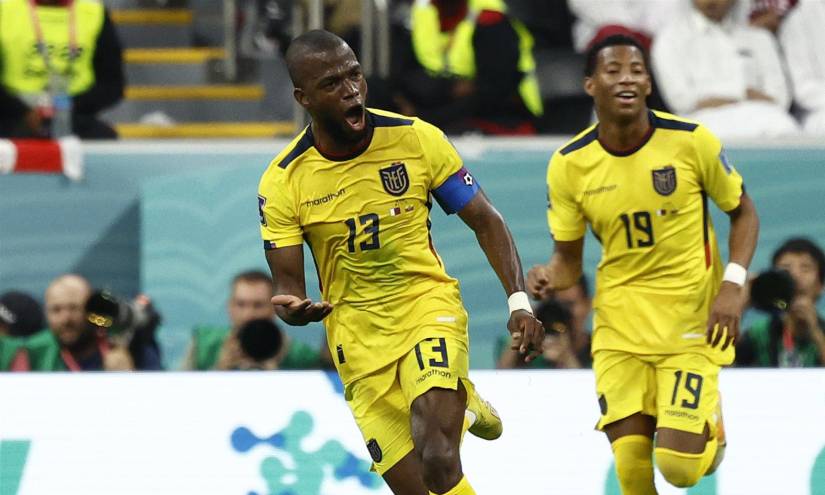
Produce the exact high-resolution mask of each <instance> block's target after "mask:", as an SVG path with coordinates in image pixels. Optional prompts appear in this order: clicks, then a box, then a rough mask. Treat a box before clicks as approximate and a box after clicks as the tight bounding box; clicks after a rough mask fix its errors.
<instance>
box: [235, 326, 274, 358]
mask: <svg viewBox="0 0 825 495" xmlns="http://www.w3.org/2000/svg"><path fill="white" fill-rule="evenodd" d="M283 341H284V339H283V335H282V334H281V329H280V328H278V325H276V324H275V322H274V321H272V320H270V319H260V320H252V321H249V322H247V323H245V324H244V325H243V326H241V327H240V328H239V329H238V343H239V344H240V347H241V350H242V351H243V352H244V354H246V355H247V356H248V357H249V358H250V359H252V360H253V361H255V362H256V363H261V362H263V361H268V360H269V359H272V358H273V357H275V356H277V355H278V353H279V352H280V351H281V347H282V346H283V343H284V342H283Z"/></svg>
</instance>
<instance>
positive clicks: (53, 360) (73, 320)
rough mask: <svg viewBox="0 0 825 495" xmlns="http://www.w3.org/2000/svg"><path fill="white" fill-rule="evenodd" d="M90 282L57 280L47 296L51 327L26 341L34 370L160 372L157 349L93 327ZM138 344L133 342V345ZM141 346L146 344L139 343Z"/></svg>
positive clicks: (76, 278) (69, 277)
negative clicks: (123, 340) (112, 335)
mask: <svg viewBox="0 0 825 495" xmlns="http://www.w3.org/2000/svg"><path fill="white" fill-rule="evenodd" d="M91 294H92V288H91V286H90V285H89V282H88V281H87V280H86V279H85V278H83V277H81V276H79V275H74V274H68V275H61V276H59V277H57V278H56V279H54V280H53V281H52V282H51V283H50V284H49V287H48V288H47V289H46V294H45V307H46V321H47V323H48V326H49V328H47V329H45V330H43V331H41V332H38V333H36V334H34V335H32V336H31V337H30V338H29V339H28V340H27V341H26V349H27V351H28V357H29V362H30V364H31V369H32V370H33V371H100V370H104V371H131V370H134V369H159V367H160V364H159V362H160V359H159V355H158V354H157V349H156V348H153V347H152V346H147V345H139V346H137V348H135V346H134V345H131V346H130V345H129V343H128V342H121V341H118V340H117V339H114V338H112V339H110V338H108V337H107V334H106V329H104V328H102V327H98V326H95V325H92V324H91V323H90V322H89V319H88V315H87V312H86V302H87V300H88V299H89V296H90V295H91ZM135 343H136V342H135V341H133V342H132V344H135ZM137 343H139V344H143V343H142V342H140V341H137Z"/></svg>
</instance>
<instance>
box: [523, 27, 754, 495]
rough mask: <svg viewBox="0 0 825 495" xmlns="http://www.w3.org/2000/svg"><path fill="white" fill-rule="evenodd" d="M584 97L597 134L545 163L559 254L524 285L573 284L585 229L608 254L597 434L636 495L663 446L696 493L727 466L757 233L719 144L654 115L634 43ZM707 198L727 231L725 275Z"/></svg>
mask: <svg viewBox="0 0 825 495" xmlns="http://www.w3.org/2000/svg"><path fill="white" fill-rule="evenodd" d="M584 86H585V89H586V91H587V93H588V94H589V95H590V96H592V97H593V101H594V105H595V110H596V115H597V116H598V123H597V124H596V125H594V126H592V127H590V128H588V129H586V130H585V131H583V132H582V133H581V134H579V135H578V136H576V137H575V138H574V139H573V140H572V141H570V142H569V143H567V144H566V145H564V146H563V147H562V148H561V149H559V150H557V151H556V152H555V153H554V154H553V157H552V159H551V160H550V165H549V168H548V172H547V182H548V188H549V206H548V221H549V224H550V230H551V232H552V234H553V240H554V243H555V247H554V252H553V255H552V256H551V258H550V262H549V264H548V265H546V266H536V267H533V268H532V269H531V270H530V273H529V275H528V282H527V285H528V288H529V289H530V291H531V292H532V293H533V294H534V295H535V296H546V295H547V294H549V293H551V292H552V291H553V290H559V289H564V288H566V287H570V286H571V285H573V284H574V283H576V280H577V279H578V277H579V276H580V274H581V271H582V248H583V245H584V233H585V228H586V227H587V225H588V224H589V225H590V228H591V229H592V231H593V233H594V234H595V236H596V238H597V239H599V242H600V243H601V245H602V258H601V262H600V263H599V266H598V269H597V275H596V292H595V294H596V295H595V300H594V304H593V307H594V325H593V343H592V352H593V368H594V371H595V374H596V394H597V397H598V402H599V406H600V408H601V418H600V420H599V423H598V426H597V427H598V428H599V429H601V430H603V431H604V432H605V433H606V434H607V438H608V439H609V440H610V442H611V446H612V449H613V452H614V455H615V460H616V474H617V476H618V479H619V484H620V485H621V487H622V491H623V493H625V494H628V495H647V494H654V493H656V488H655V487H654V483H653V463H652V457H653V456H652V454H653V451H654V445H653V439H654V436H655V453H656V455H655V458H656V464H657V466H658V468H659V471H660V472H661V473H662V474H663V475H664V478H665V479H666V480H668V482H670V483H671V484H673V485H676V486H680V487H687V486H692V485H694V484H696V483H697V482H698V481H699V479H701V478H702V476H704V475H706V474H708V473H710V472H712V471H713V470H714V469H715V468H716V466H717V465H718V463H719V462H720V461H721V452H722V451H723V449H720V448H719V447H720V445H722V446H723V445H724V437H723V431H722V428H721V423H720V422H721V416H720V413H721V410H720V409H719V392H718V387H717V378H718V375H719V368H720V366H722V365H726V364H730V363H731V362H732V361H733V345H731V344H732V343H733V342H734V341H735V340H736V337H737V335H738V334H739V318H740V315H741V312H742V295H741V291H742V285H743V284H744V282H745V277H746V269H747V266H748V264H749V263H750V261H751V257H752V256H753V252H754V249H755V247H756V238H757V233H758V228H759V220H758V218H757V215H756V210H755V208H754V205H753V202H752V201H751V200H750V198H749V197H748V195H747V194H746V193H745V188H744V186H743V183H742V177H741V176H740V175H739V174H738V173H737V172H736V170H735V169H734V168H733V166H732V165H731V163H730V162H729V161H728V159H727V158H726V157H725V153H724V150H723V149H722V145H721V144H720V142H719V140H718V139H717V138H716V137H715V136H714V135H713V134H712V133H711V132H710V131H708V130H707V128H705V127H703V126H702V125H701V124H698V123H696V122H690V121H687V120H684V119H680V118H678V117H675V116H673V115H669V114H666V113H663V112H656V111H651V110H649V109H648V108H647V105H646V103H645V97H646V96H647V95H649V94H650V89H651V87H650V86H651V82H650V76H649V72H648V64H647V57H646V55H645V53H644V50H643V48H642V47H641V46H640V45H639V44H638V43H637V42H636V41H635V40H633V39H632V38H628V37H625V36H613V37H609V38H606V39H605V40H604V41H602V42H599V43H597V44H595V45H594V46H593V48H592V49H591V50H590V52H589V53H588V57H587V66H586V77H585V79H584ZM708 199H711V200H713V202H714V203H716V205H717V206H718V207H719V208H720V209H722V210H723V211H725V212H726V213H727V214H728V216H729V218H730V237H729V239H728V244H729V250H730V262H729V264H728V265H727V268H725V270H724V271H723V269H722V264H721V261H720V258H719V249H718V247H717V243H716V237H715V235H714V231H713V227H712V225H711V220H710V216H709V214H708V204H707V203H708ZM717 453H718V454H719V455H717Z"/></svg>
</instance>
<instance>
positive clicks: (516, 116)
mask: <svg viewBox="0 0 825 495" xmlns="http://www.w3.org/2000/svg"><path fill="white" fill-rule="evenodd" d="M411 16H412V48H413V51H414V54H415V57H414V60H413V61H412V62H411V64H408V65H412V66H411V67H408V68H405V69H404V70H402V73H403V76H402V77H401V78H399V80H398V81H396V82H394V83H393V84H392V87H390V88H389V89H388V90H386V91H382V90H381V88H380V87H379V86H378V84H374V85H372V86H371V88H373V89H374V92H372V93H371V96H370V98H371V100H370V102H371V104H372V105H375V106H379V107H382V108H389V109H392V110H397V111H399V112H401V113H403V114H406V115H417V116H419V117H421V118H422V119H424V120H427V121H429V122H431V123H433V124H435V125H437V126H438V127H440V128H442V129H443V130H445V131H446V132H448V133H462V132H469V131H481V132H484V133H488V134H532V133H535V126H534V119H535V118H536V117H539V116H541V115H542V114H543V112H544V110H543V106H542V101H541V95H540V92H539V85H538V80H537V78H536V76H535V60H534V58H533V53H532V47H533V37H532V35H531V34H530V32H529V31H528V30H527V29H526V28H525V27H524V25H523V24H522V23H521V22H520V21H518V20H516V19H514V18H512V17H509V16H508V15H507V10H506V6H505V4H504V2H503V1H502V0H422V1H419V2H416V3H415V4H414V5H413V7H412V14H411ZM371 84H372V82H371ZM385 93H386V94H385Z"/></svg>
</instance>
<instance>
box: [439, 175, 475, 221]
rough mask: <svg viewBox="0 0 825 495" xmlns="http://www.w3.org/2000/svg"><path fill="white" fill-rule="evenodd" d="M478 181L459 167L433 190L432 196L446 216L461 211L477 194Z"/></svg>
mask: <svg viewBox="0 0 825 495" xmlns="http://www.w3.org/2000/svg"><path fill="white" fill-rule="evenodd" d="M478 190H479V187H478V181H476V180H475V177H473V176H472V175H470V172H468V171H467V169H466V168H464V167H461V169H459V171H458V172H456V173H454V174H453V175H451V176H450V177H449V178H447V180H445V181H444V183H443V184H441V185H440V186H438V187H437V188H435V189H434V190H433V196H434V197H435V200H436V201H438V204H439V205H441V209H442V210H444V212H445V213H446V214H448V215H452V214H453V213H456V212H459V211H461V209H462V208H464V207H465V206H466V205H467V203H469V202H470V200H471V199H473V198H474V197H475V195H476V193H477V192H478Z"/></svg>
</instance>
